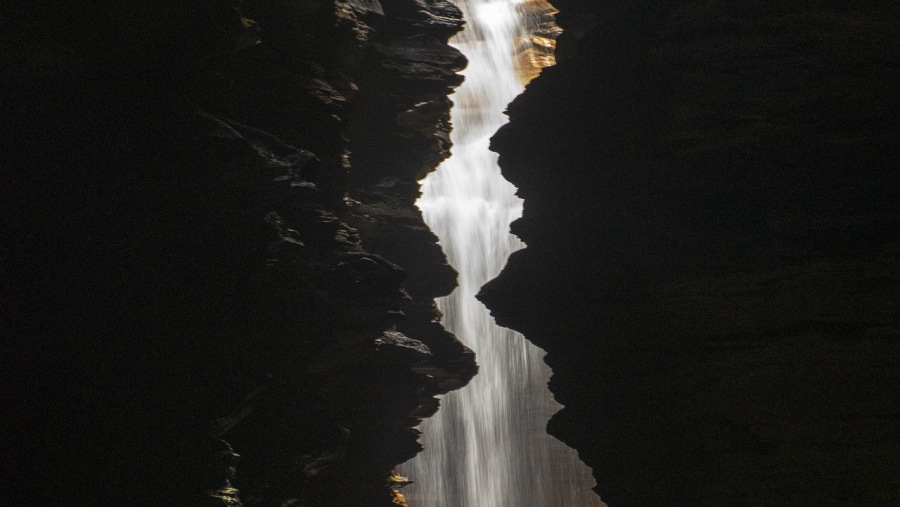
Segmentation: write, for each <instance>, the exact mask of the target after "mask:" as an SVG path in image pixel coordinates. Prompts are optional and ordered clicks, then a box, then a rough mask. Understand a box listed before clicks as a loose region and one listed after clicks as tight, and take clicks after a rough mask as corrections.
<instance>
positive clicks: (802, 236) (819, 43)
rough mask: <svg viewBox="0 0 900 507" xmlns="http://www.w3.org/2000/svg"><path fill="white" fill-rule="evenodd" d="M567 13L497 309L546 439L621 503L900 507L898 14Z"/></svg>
mask: <svg viewBox="0 0 900 507" xmlns="http://www.w3.org/2000/svg"><path fill="white" fill-rule="evenodd" d="M554 4H555V5H556V7H557V8H559V9H560V11H561V12H560V14H559V17H558V22H559V23H560V24H561V25H562V26H563V28H564V29H565V30H566V33H565V34H564V35H563V37H562V39H561V40H560V41H559V46H558V50H559V51H558V58H559V62H560V63H559V65H558V66H557V67H555V68H551V69H547V70H545V71H544V73H543V75H542V76H541V77H540V78H538V79H537V80H536V81H534V82H533V83H532V84H531V85H530V86H529V88H528V90H527V91H526V93H525V94H524V95H523V96H522V97H520V98H519V99H517V100H516V101H515V102H514V103H513V104H512V105H511V107H510V116H511V120H512V121H511V123H510V124H509V125H508V126H507V127H505V128H504V129H502V130H501V131H500V132H499V133H498V134H497V135H496V136H495V137H494V140H493V146H494V148H495V149H497V150H498V151H499V152H500V156H501V159H500V163H501V166H502V167H503V170H504V174H505V175H506V176H507V177H508V178H509V179H510V180H511V181H512V182H513V183H514V184H516V185H517V186H518V188H519V194H520V195H521V196H523V197H524V198H525V212H524V218H523V219H521V220H519V221H517V222H515V223H514V224H512V229H513V231H514V232H515V233H516V234H517V235H519V236H521V237H522V238H523V239H524V240H525V241H526V243H527V244H528V248H527V249H526V250H524V251H522V252H519V253H516V254H514V255H513V257H512V258H511V259H510V261H509V265H508V266H507V268H506V270H505V271H504V273H503V274H501V275H500V277H498V278H497V279H496V280H495V281H493V282H491V283H490V284H488V285H487V286H486V287H485V288H484V289H483V292H482V298H483V299H484V300H485V301H486V302H487V303H488V305H489V306H490V307H491V308H492V309H493V311H494V314H495V316H496V317H497V318H498V320H499V321H500V322H502V323H504V324H506V325H510V326H512V327H515V328H517V329H520V330H522V331H524V333H525V335H526V336H527V337H528V338H529V339H531V340H532V341H534V342H536V343H537V344H538V345H540V346H541V347H544V348H545V349H546V350H547V351H548V356H547V362H548V363H549V364H550V365H551V366H552V367H553V369H554V376H553V380H552V382H551V389H552V390H553V391H554V393H555V395H556V397H557V399H558V400H559V401H560V402H561V403H563V404H564V405H566V408H565V409H564V410H563V411H562V412H560V413H559V414H557V415H556V416H555V417H554V419H553V420H552V421H551V423H550V431H551V433H553V434H555V435H557V436H559V437H560V438H562V439H563V440H564V441H566V442H568V443H570V444H571V445H573V446H574V447H576V448H577V449H578V450H579V453H580V455H581V456H582V457H583V458H584V459H585V461H586V462H587V463H588V464H589V465H590V466H592V467H593V468H594V470H595V475H596V477H597V481H598V483H599V486H598V491H599V492H600V494H601V496H602V497H603V498H604V499H605V500H606V501H607V502H608V503H609V504H610V505H612V506H617V505H642V506H643V505H646V506H656V505H691V506H697V505H709V506H721V505H734V506H750V505H760V506H761V505H854V506H856V505H859V506H863V505H894V504H895V503H898V502H900V497H898V491H900V488H898V483H897V477H898V472H900V461H898V458H897V456H900V447H898V445H900V444H898V443H900V433H898V432H900V424H898V405H897V403H898V402H897V400H898V398H897V396H896V392H897V386H898V385H900V384H898V379H900V322H898V315H900V313H898V306H897V304H898V303H897V302H898V301H900V263H898V257H897V244H898V240H900V237H898V231H900V228H898V215H897V212H896V204H895V203H896V202H900V194H898V187H897V186H896V185H895V184H894V183H893V182H895V181H897V180H898V177H900V168H898V163H897V160H898V153H897V149H898V148H897V147H898V144H897V132H898V126H900V118H898V116H897V113H896V112H895V111H897V110H900V108H898V103H897V102H898V94H897V93H896V90H897V89H898V84H900V74H898V73H897V67H896V62H897V61H900V52H898V51H900V46H898V44H897V39H896V37H895V35H896V33H897V29H898V23H900V12H898V10H897V8H896V6H894V5H893V4H891V3H890V2H867V3H865V4H853V5H850V4H844V3H838V2H810V3H804V4H790V5H787V4H785V5H777V6H776V5H774V4H771V3H763V2H741V3H740V4H738V3H735V2H692V1H674V2H652V1H650V2H639V3H625V2H603V3H595V2H583V1H575V0H558V1H557V2H554Z"/></svg>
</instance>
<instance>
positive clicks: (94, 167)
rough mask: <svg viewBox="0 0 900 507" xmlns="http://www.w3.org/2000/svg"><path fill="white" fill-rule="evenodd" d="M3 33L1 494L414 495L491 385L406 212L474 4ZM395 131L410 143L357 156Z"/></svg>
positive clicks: (156, 10)
mask: <svg viewBox="0 0 900 507" xmlns="http://www.w3.org/2000/svg"><path fill="white" fill-rule="evenodd" d="M8 14H9V15H10V19H13V20H14V22H13V23H12V26H11V28H10V29H9V30H7V31H5V33H4V34H3V40H2V44H0V48H2V54H0V55H2V61H3V63H4V67H5V68H11V69H16V72H13V73H4V75H3V77H2V90H3V92H4V96H5V97H7V99H8V102H7V104H8V109H9V111H8V112H9V114H8V115H5V117H4V122H3V131H2V134H3V139H4V145H5V146H7V155H6V156H5V160H4V164H3V165H4V168H3V174H2V187H3V195H4V199H3V204H2V208H3V209H2V218H0V220H2V230H3V234H4V237H5V238H6V240H5V241H4V243H3V246H2V255H0V259H2V265H3V267H2V270H3V272H2V293H0V294H2V311H3V313H2V322H3V327H4V328H5V330H6V331H5V332H4V333H3V334H4V339H3V341H2V358H3V359H2V366H0V372H2V373H0V384H2V387H0V393H2V398H0V399H2V401H3V403H4V414H5V415H4V417H3V422H2V430H0V434H2V437H0V469H2V473H3V475H4V477H6V478H7V479H11V480H9V481H6V482H7V484H9V485H10V486H11V487H10V488H8V489H5V490H4V491H3V493H2V495H3V498H2V502H3V503H4V504H7V505H192V506H194V505H223V504H224V505H239V504H241V503H243V504H244V505H317V506H327V505H335V506H338V505H340V506H348V505H359V506H366V507H369V506H377V505H397V504H400V503H402V496H400V495H398V494H397V493H396V492H394V491H393V490H392V489H391V486H392V483H391V469H392V468H393V466H395V465H396V464H398V463H400V462H402V461H404V460H406V459H408V458H409V457H411V456H412V455H414V454H415V452H417V450H418V448H419V445H418V444H417V443H416V433H415V431H414V430H412V429H411V428H412V427H413V426H414V425H416V424H417V423H418V421H419V420H420V418H421V417H425V416H427V415H430V414H431V413H432V412H433V411H434V409H435V407H436V403H435V401H434V399H433V396H434V394H436V393H442V392H446V391H447V390H449V389H455V388H458V387H460V386H462V385H464V384H465V383H466V382H467V380H468V379H469V378H470V377H471V376H472V375H473V374H474V371H475V365H474V359H473V357H472V354H471V352H470V351H469V350H468V349H466V348H465V347H464V346H463V345H461V344H460V343H459V342H458V341H457V340H456V339H455V338H454V337H453V336H452V335H450V334H448V333H446V332H445V331H444V330H443V329H442V328H441V327H440V326H439V325H438V324H436V323H435V321H436V319H437V312H436V311H435V309H434V306H433V301H432V300H433V298H434V297H436V296H438V295H443V294H446V293H447V292H449V291H450V290H452V287H453V284H454V273H453V271H452V269H450V268H449V267H447V266H446V261H445V260H444V258H443V255H442V254H441V252H440V248H439V247H438V246H437V245H435V240H434V237H433V236H432V235H430V233H428V232H427V229H426V228H425V226H424V224H422V220H421V217H420V216H419V214H418V211H417V210H416V209H415V208H414V206H413V205H412V202H413V200H414V196H415V194H416V192H417V187H416V186H415V184H414V183H415V182H414V178H415V177H416V176H418V175H422V174H425V173H427V172H428V171H430V170H431V169H433V167H434V166H435V165H436V164H437V163H438V162H439V161H440V160H441V159H442V158H443V157H445V156H446V154H447V148H448V146H447V143H446V131H447V125H446V121H445V118H446V116H447V108H448V107H449V101H447V99H446V95H447V94H448V93H450V91H451V90H452V88H453V87H454V86H455V85H456V84H458V83H459V78H458V77H457V76H456V74H455V72H456V71H457V70H459V69H460V68H461V67H462V66H463V65H464V59H463V58H462V57H461V56H460V55H459V54H458V53H456V52H455V51H453V50H452V49H450V48H449V47H448V46H446V41H447V38H448V37H449V36H450V35H452V34H453V33H454V32H455V31H457V30H458V29H459V28H460V27H461V25H462V22H461V20H460V19H459V17H460V16H459V11H458V10H456V9H455V8H454V7H453V6H452V5H451V4H449V3H446V2H442V1H421V0H409V1H406V0H392V1H387V0H385V1H384V2H378V1H374V0H341V1H313V0H309V1H301V2H280V1H249V0H248V1H244V2H230V1H209V2H195V3H191V4H183V3H181V2H163V3H152V2H151V3H147V2H118V3H116V4H115V5H111V4H110V5H99V4H96V3H95V2H78V3H71V4H66V5H55V4H51V3H49V2H20V3H18V4H16V5H13V6H12V7H11V12H9V13H8ZM437 55H440V56H441V57H440V58H437V59H436V56H437ZM357 79H358V82H357ZM411 83H412V84H414V85H417V86H409V85H410V84H411ZM392 90H393V92H392ZM391 93H395V94H396V95H397V96H399V97H401V99H398V100H397V101H396V102H395V103H392V107H391V108H389V109H388V110H376V108H375V105H379V104H381V103H382V102H383V101H382V97H386V96H388V95H390V94H391ZM420 103H425V104H428V107H426V108H423V109H422V110H421V111H413V112H409V111H407V109H408V108H409V107H413V106H414V105H416V104H420ZM410 105H412V106H410ZM367 115H369V116H367ZM351 122H354V123H359V124H360V126H354V127H353V128H351V127H350V126H348V124H349V123H351ZM375 129H377V130H375ZM410 132H412V133H413V135H412V136H410V134H409V133H410ZM382 135H384V136H393V138H396V139H402V140H403V143H402V145H397V146H393V147H392V148H391V151H390V153H387V154H385V153H383V152H377V151H376V152H372V151H371V150H370V151H369V152H367V151H366V150H365V149H363V148H362V147H363V146H371V145H373V142H372V141H371V138H373V137H374V136H382ZM351 145H356V146H360V149H359V150H358V153H356V154H354V156H353V158H352V161H351V157H350V151H349V148H350V146H351ZM385 155H387V156H385ZM401 165H402V166H403V167H404V172H403V173H402V174H396V173H393V172H390V171H389V169H392V168H393V167H395V166H401ZM363 173H365V174H363ZM351 177H352V178H353V179H354V181H359V182H363V181H365V182H370V183H366V184H367V185H368V184H371V185H373V187H372V188H375V189H388V188H393V189H402V192H400V193H399V194H398V195H394V194H392V193H390V192H393V190H391V191H388V190H384V192H386V193H384V194H383V195H387V196H388V197H389V199H388V198H384V197H383V195H382V194H377V192H374V191H372V192H370V191H369V190H363V189H367V188H368V187H365V186H364V184H363V183H354V184H353V185H352V187H351V185H350V180H351ZM391 178H394V179H391ZM394 183H396V184H394ZM351 188H352V189H353V199H348V198H347V194H348V192H349V191H351ZM376 194H377V195H376ZM370 196H371V197H370ZM386 199H388V200H389V201H390V202H388V203H386V202H385V200H386ZM382 215H385V216H388V217H387V218H384V217H383V216H382ZM370 222H371V223H374V224H376V225H369V224H370ZM348 224H350V225H348ZM357 224H358V225H359V227H358V228H354V227H351V225H357ZM407 230H409V231H415V234H407V233H406V232H404V231H407ZM387 238H389V239H390V241H388V244H389V245H390V247H389V248H388V247H382V246H381V242H382V241H384V240H385V239H387ZM379 254H383V255H379ZM398 263H399V264H401V265H402V264H408V266H404V267H403V268H401V267H400V266H398ZM432 273H439V275H432ZM238 455H240V459H239V458H238ZM236 472H237V473H236Z"/></svg>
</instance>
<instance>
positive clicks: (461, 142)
mask: <svg viewBox="0 0 900 507" xmlns="http://www.w3.org/2000/svg"><path fill="white" fill-rule="evenodd" d="M525 1H526V0H456V2H455V3H456V4H457V5H458V6H459V7H460V8H461V9H462V10H463V13H464V15H465V17H466V20H467V21H468V25H467V27H466V30H464V31H463V32H462V33H461V34H460V35H458V36H457V37H455V38H454V39H453V40H452V41H451V43H452V44H453V45H454V46H456V47H457V48H459V49H460V50H461V51H462V52H463V53H464V54H465V55H466V56H467V57H468V58H469V66H468V68H467V69H466V71H465V72H464V74H465V76H466V81H465V83H464V84H463V85H462V86H461V87H460V89H459V90H458V91H457V93H456V94H455V96H454V101H455V104H456V105H455V107H454V109H453V112H452V116H453V125H454V128H453V134H452V135H453V143H454V148H453V156H452V157H451V158H450V159H448V160H447V161H446V162H445V163H444V164H442V165H441V166H440V167H439V168H438V169H437V170H436V171H435V172H434V173H433V174H431V175H430V176H429V177H428V178H426V179H425V180H424V182H423V185H422V197H421V199H420V200H419V202H418V205H419V207H420V209H421V210H422V213H423V214H424V217H425V220H426V222H427V223H428V225H429V226H430V227H431V229H432V230H433V231H434V232H435V234H437V236H438V237H439V238H440V240H441V244H442V246H443V248H444V251H445V252H446V254H447V257H448V258H449V260H450V263H451V264H452V265H453V266H454V267H455V268H456V269H457V271H459V287H458V288H457V290H456V291H455V292H454V293H453V294H451V295H450V296H448V297H446V298H442V299H440V300H438V305H439V307H440V309H441V311H442V312H443V313H444V320H443V322H444V325H445V326H446V327H447V328H448V329H449V330H450V331H452V332H453V333H454V334H456V336H457V337H459V338H460V339H461V340H462V341H463V342H464V343H466V344H467V345H468V346H469V347H471V348H472V349H473V350H475V352H476V354H477V357H478V363H479V365H480V371H479V374H478V375H477V376H476V377H475V378H474V379H473V380H472V382H471V383H470V384H469V385H468V386H467V387H465V388H463V389H461V390H459V391H455V392H452V393H450V394H447V395H446V396H444V398H443V399H442V400H441V409H440V411H439V412H438V413H437V414H436V415H435V416H434V417H432V418H430V419H427V420H426V421H424V422H423V423H422V425H421V430H422V432H423V434H422V443H423V445H424V447H425V450H424V451H423V452H422V453H420V454H419V455H418V456H416V457H415V458H414V459H412V460H410V461H409V462H407V463H406V464H404V465H403V466H402V467H401V470H400V471H401V473H403V474H404V475H408V476H410V477H411V478H412V479H413V480H414V481H415V483H414V484H412V485H410V486H408V487H407V488H405V489H404V491H403V492H404V494H405V496H406V498H407V501H408V503H409V505H410V507H563V506H565V507H597V506H601V505H603V504H602V503H601V502H600V499H599V497H598V496H597V495H596V494H594V493H593V492H592V491H591V488H592V487H593V486H594V484H595V483H594V480H593V478H592V477H591V474H590V470H589V469H588V468H587V467H586V466H585V465H584V464H583V463H581V461H580V460H579V459H578V456H577V454H576V453H575V451H574V450H572V449H570V448H568V447H566V446H565V445H564V444H562V443H561V442H559V441H558V440H556V439H554V438H553V437H551V436H549V435H547V433H546V424H547V421H548V420H549V418H550V416H551V415H552V414H553V413H554V412H556V411H557V410H559V408H560V405H559V404H558V403H556V402H555V401H554V400H553V398H552V395H551V393H550V392H549V390H548V389H547V381H548V379H549V377H550V369H549V368H548V367H547V366H546V365H545V364H544V362H543V355H544V352H543V351H542V350H541V349H539V348H537V347H535V346H534V345H532V344H530V343H529V342H527V341H526V340H525V339H524V338H523V337H522V336H521V335H520V334H518V333H515V332H512V331H510V330H508V329H503V328H500V327H498V326H496V325H495V324H494V322H493V319H492V318H491V317H490V315H489V313H488V311H487V309H485V308H484V306H482V305H481V303H479V302H478V301H477V300H476V299H475V294H476V293H477V292H478V290H479V288H480V287H481V286H482V285H483V284H484V283H485V282H487V281H488V280H490V279H491V278H493V277H494V276H496V275H497V274H498V273H499V272H500V270H501V268H502V267H503V264H504V263H505V262H506V259H507V258H508V257H509V254H510V253H512V252H513V251H515V250H517V249H519V248H521V247H522V246H523V245H522V243H521V242H520V241H519V240H518V239H516V238H515V237H514V236H512V235H510V234H509V232H508V230H509V223H510V222H512V221H513V220H515V219H516V218H518V217H519V216H520V215H521V212H522V201H521V200H520V199H518V198H517V197H516V196H515V190H516V189H515V187H513V186H512V185H511V184H510V183H509V182H507V181H506V180H504V179H503V177H502V176H501V174H500V169H499V167H498V166H497V155H496V154H494V153H492V152H490V151H489V150H488V142H489V139H490V137H491V135H493V134H494V132H496V131H497V129H498V128H499V127H500V126H501V125H503V123H505V122H506V116H505V115H504V114H503V111H504V110H505V109H506V106H507V104H508V103H509V102H510V101H512V99H513V98H514V97H515V96H516V95H518V94H519V93H521V91H522V88H523V85H522V84H521V83H520V81H519V79H518V78H517V71H516V62H515V55H514V51H515V50H514V46H515V43H516V41H520V40H522V37H524V36H526V34H525V32H524V30H525V28H524V21H525V20H524V19H523V17H522V16H523V14H522V9H521V7H522V4H523V3H524V2H525Z"/></svg>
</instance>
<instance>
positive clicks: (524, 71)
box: [516, 0, 562, 84]
mask: <svg viewBox="0 0 900 507" xmlns="http://www.w3.org/2000/svg"><path fill="white" fill-rule="evenodd" d="M520 9H522V13H523V15H524V18H525V23H526V25H525V26H526V29H527V32H526V33H527V35H526V36H524V37H522V39H521V40H520V41H519V43H518V44H517V47H516V64H517V71H518V77H519V80H520V81H521V82H522V83H526V84H527V83H528V82H530V81H531V80H532V79H534V78H536V77H537V76H538V74H540V73H541V69H543V68H544V67H549V66H551V65H554V64H556V57H555V56H554V52H555V50H556V39H557V37H559V35H560V34H561V33H562V29H560V28H559V27H558V26H557V25H556V21H555V18H554V17H555V15H556V13H557V12H559V11H557V10H556V8H554V7H553V6H552V5H550V2H547V0H526V1H525V3H523V4H522V6H521V7H520Z"/></svg>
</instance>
